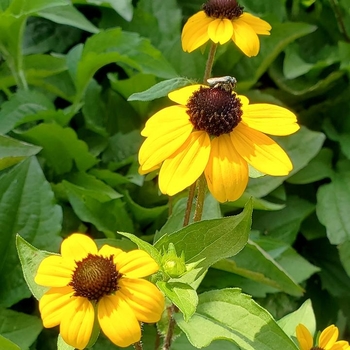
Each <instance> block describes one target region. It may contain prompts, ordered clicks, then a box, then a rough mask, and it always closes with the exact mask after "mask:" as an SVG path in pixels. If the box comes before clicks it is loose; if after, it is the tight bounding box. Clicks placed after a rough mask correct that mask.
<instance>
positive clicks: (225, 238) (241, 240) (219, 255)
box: [155, 201, 252, 270]
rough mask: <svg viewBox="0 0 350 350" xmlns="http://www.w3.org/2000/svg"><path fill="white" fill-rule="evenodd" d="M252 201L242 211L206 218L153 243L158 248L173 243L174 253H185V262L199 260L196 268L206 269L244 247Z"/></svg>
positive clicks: (249, 223)
mask: <svg viewBox="0 0 350 350" xmlns="http://www.w3.org/2000/svg"><path fill="white" fill-rule="evenodd" d="M251 213H252V202H251V201H249V202H248V203H247V204H246V207H245V208H244V210H243V212H242V213H240V214H238V215H236V216H231V217H225V218H222V219H213V220H206V221H201V222H196V223H194V224H191V225H188V226H186V227H185V228H183V229H181V230H179V231H177V232H174V233H171V234H166V235H164V236H162V237H161V238H160V239H159V240H158V241H157V242H156V243H155V247H156V248H157V249H158V250H161V249H167V248H168V245H169V243H173V244H174V246H175V249H176V251H177V252H182V251H184V252H185V261H186V264H188V263H194V262H198V261H200V262H199V264H198V265H197V266H196V267H197V268H202V269H203V270H206V269H207V268H208V267H210V266H211V265H213V264H215V263H216V262H217V261H219V260H221V259H225V258H227V257H230V256H233V255H235V254H237V253H238V252H239V251H241V250H242V249H243V247H244V246H245V245H246V243H247V240H248V235H249V231H250V225H251Z"/></svg>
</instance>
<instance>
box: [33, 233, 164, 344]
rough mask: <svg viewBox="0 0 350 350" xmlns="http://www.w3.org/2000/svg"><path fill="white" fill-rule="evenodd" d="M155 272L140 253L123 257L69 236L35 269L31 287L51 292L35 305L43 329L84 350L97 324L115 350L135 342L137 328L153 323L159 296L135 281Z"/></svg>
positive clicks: (106, 247) (154, 289) (152, 288)
mask: <svg viewBox="0 0 350 350" xmlns="http://www.w3.org/2000/svg"><path fill="white" fill-rule="evenodd" d="M157 270H158V264H157V263H156V262H155V261H154V260H153V259H152V258H151V257H150V256H149V255H148V254H147V253H146V252H145V251H143V250H133V251H130V252H127V253H126V252H124V251H122V250H121V249H118V248H114V247H111V246H109V245H104V246H103V247H102V248H101V249H99V250H98V249H97V246H96V244H95V242H94V241H93V240H92V239H91V238H89V237H88V236H85V235H83V234H79V233H74V234H72V235H71V236H69V237H68V238H67V239H65V240H64V241H63V242H62V245H61V255H51V256H49V257H47V258H45V259H44V260H43V261H42V262H41V264H40V265H39V268H38V272H37V275H36V277H35V282H36V283H37V284H40V285H42V286H47V287H51V288H50V289H49V290H48V291H47V292H46V293H45V294H44V295H43V297H42V298H41V299H40V301H39V309H40V313H41V318H42V320H43V324H44V327H46V328H51V327H55V326H58V325H60V333H61V336H62V338H63V339H64V341H65V342H66V343H67V344H69V345H71V346H73V347H75V348H78V349H84V348H85V347H86V346H87V345H88V343H89V340H90V337H91V334H92V330H93V327H94V321H95V318H97V320H98V322H99V325H100V327H101V328H102V331H103V332H104V334H105V335H106V336H107V337H108V338H109V339H110V340H111V341H112V342H113V343H114V344H116V345H118V346H121V347H126V346H129V345H131V344H133V343H136V342H138V341H139V340H140V338H141V328H140V322H148V323H154V322H157V321H159V319H160V317H161V314H162V312H163V308H164V296H163V294H162V293H161V292H160V291H159V289H158V288H157V287H156V286H155V285H153V284H152V283H151V282H149V281H146V280H144V279H141V278H142V277H145V276H148V275H150V274H152V273H154V272H156V271H157Z"/></svg>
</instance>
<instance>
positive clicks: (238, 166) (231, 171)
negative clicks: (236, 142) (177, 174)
mask: <svg viewBox="0 0 350 350" xmlns="http://www.w3.org/2000/svg"><path fill="white" fill-rule="evenodd" d="M204 174H205V177H206V179H207V183H208V187H209V191H210V192H211V193H212V195H213V196H214V197H215V198H216V199H217V200H218V201H219V202H226V201H234V200H236V199H238V198H239V197H240V196H241V195H242V193H243V192H244V190H245V188H246V186H247V183H248V165H247V162H246V161H245V160H243V159H242V157H240V155H239V154H238V153H237V151H236V150H235V149H234V147H233V145H232V142H231V139H230V137H229V136H228V135H227V134H224V135H221V136H219V137H216V138H214V139H213V140H212V142H211V152H210V158H209V161H208V165H207V167H206V169H205V172H204Z"/></svg>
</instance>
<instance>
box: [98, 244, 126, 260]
mask: <svg viewBox="0 0 350 350" xmlns="http://www.w3.org/2000/svg"><path fill="white" fill-rule="evenodd" d="M98 254H99V255H101V256H104V257H105V258H109V257H110V256H111V255H113V258H114V259H115V258H117V257H118V259H120V257H122V256H124V255H125V254H126V253H125V252H124V251H123V250H121V249H119V248H115V247H111V246H110V245H107V244H105V245H104V246H102V247H101V249H100V250H99V251H98Z"/></svg>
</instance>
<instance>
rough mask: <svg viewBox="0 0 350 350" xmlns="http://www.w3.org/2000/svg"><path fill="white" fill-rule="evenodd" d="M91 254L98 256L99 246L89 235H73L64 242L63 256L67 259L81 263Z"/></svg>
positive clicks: (62, 246)
mask: <svg viewBox="0 0 350 350" xmlns="http://www.w3.org/2000/svg"><path fill="white" fill-rule="evenodd" d="M89 253H90V254H97V246H96V243H95V242H94V241H93V240H92V239H91V238H90V237H89V236H87V235H83V234H81V233H73V234H72V235H70V236H69V237H68V238H66V239H65V240H64V241H63V242H62V245H61V255H62V257H63V258H65V259H66V258H67V259H74V260H75V261H81V260H83V259H84V258H86V257H87V255H88V254H89Z"/></svg>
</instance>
